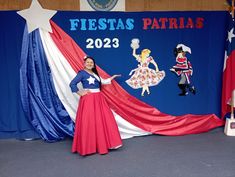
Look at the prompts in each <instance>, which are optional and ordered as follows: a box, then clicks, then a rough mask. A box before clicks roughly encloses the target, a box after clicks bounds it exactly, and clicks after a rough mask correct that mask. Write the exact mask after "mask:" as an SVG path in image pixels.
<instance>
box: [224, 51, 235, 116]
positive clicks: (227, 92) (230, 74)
mask: <svg viewBox="0 0 235 177" xmlns="http://www.w3.org/2000/svg"><path fill="white" fill-rule="evenodd" d="M233 90H235V50H233V51H232V52H231V53H230V55H229V56H228V58H227V60H226V68H225V70H224V72H223V87H222V103H221V116H222V118H224V116H225V115H226V114H227V113H229V112H231V106H230V101H231V98H232V92H233Z"/></svg>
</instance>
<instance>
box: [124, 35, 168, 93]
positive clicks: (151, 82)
mask: <svg viewBox="0 0 235 177" xmlns="http://www.w3.org/2000/svg"><path fill="white" fill-rule="evenodd" d="M131 48H132V49H133V51H132V55H133V56H134V57H135V59H136V60H137V62H138V63H139V64H138V67H137V68H136V69H133V70H132V71H131V72H130V74H129V75H132V74H133V75H132V76H131V78H129V79H128V80H126V83H127V84H128V85H129V86H130V87H132V88H134V89H137V88H142V92H141V96H144V93H145V92H147V94H150V90H149V87H151V86H155V85H158V84H159V82H161V80H162V79H163V78H164V77H165V72H164V71H159V69H158V65H157V63H156V62H155V61H154V59H153V57H152V56H151V55H150V53H151V51H150V50H149V49H143V50H141V53H140V54H136V49H138V48H139V39H133V40H132V43H131ZM149 64H152V65H153V66H154V67H155V69H152V68H149Z"/></svg>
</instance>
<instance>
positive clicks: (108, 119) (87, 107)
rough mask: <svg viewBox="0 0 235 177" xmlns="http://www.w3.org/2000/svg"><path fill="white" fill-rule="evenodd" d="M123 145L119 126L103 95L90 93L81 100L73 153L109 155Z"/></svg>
mask: <svg viewBox="0 0 235 177" xmlns="http://www.w3.org/2000/svg"><path fill="white" fill-rule="evenodd" d="M121 145H122V140H121V137H120V134H119V130H118V126H117V123H116V121H115V118H114V116H113V113H112V111H111V110H110V108H109V106H108V104H107V102H106V100H105V98H104V96H103V94H102V93H101V92H98V93H90V94H87V95H85V96H82V97H81V98H80V102H79V106H78V111H77V116H76V124H75V133H74V138H73V145H72V152H74V153H75V152H78V153H79V154H80V155H87V154H93V153H96V152H98V153H99V154H106V153H108V149H113V148H116V147H119V146H121Z"/></svg>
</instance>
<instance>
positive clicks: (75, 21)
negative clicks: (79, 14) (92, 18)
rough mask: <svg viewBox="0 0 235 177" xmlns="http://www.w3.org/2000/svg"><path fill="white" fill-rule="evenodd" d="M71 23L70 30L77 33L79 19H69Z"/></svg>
mask: <svg viewBox="0 0 235 177" xmlns="http://www.w3.org/2000/svg"><path fill="white" fill-rule="evenodd" d="M69 21H70V30H71V31H75V30H76V29H77V27H78V22H79V20H78V19H69Z"/></svg>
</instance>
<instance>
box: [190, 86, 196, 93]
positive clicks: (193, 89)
mask: <svg viewBox="0 0 235 177" xmlns="http://www.w3.org/2000/svg"><path fill="white" fill-rule="evenodd" d="M189 91H190V92H191V93H192V94H194V95H195V94H196V90H195V88H194V86H192V87H191V88H189Z"/></svg>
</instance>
